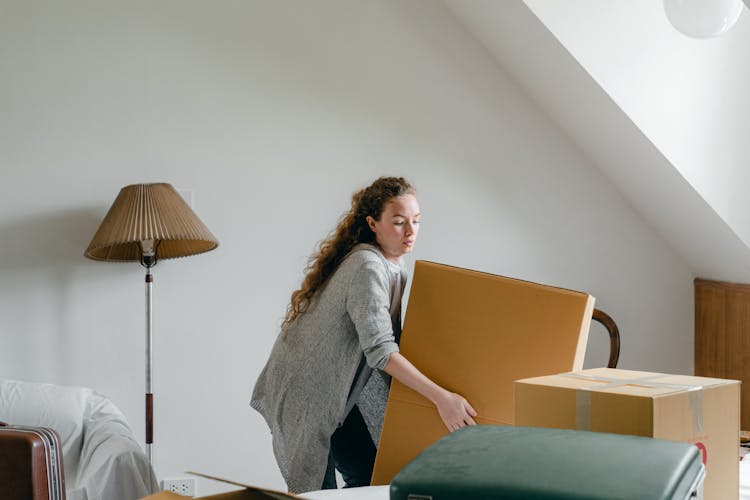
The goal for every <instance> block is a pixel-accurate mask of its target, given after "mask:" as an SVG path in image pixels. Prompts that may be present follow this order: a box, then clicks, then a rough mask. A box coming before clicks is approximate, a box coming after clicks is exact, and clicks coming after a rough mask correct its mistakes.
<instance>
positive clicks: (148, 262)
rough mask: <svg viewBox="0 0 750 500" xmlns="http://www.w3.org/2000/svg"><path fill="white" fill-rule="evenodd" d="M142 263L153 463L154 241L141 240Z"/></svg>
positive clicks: (148, 446)
mask: <svg viewBox="0 0 750 500" xmlns="http://www.w3.org/2000/svg"><path fill="white" fill-rule="evenodd" d="M141 249H142V252H143V254H142V256H141V265H142V266H143V267H145V268H146V456H147V457H148V463H150V464H153V444H154V391H153V369H152V365H153V361H154V354H153V347H154V345H153V333H152V331H153V326H154V320H153V313H152V305H153V299H152V289H153V284H154V275H153V274H151V268H152V267H154V266H155V265H156V252H155V249H154V241H153V240H146V241H141Z"/></svg>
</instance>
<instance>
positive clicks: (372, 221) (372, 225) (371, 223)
mask: <svg viewBox="0 0 750 500" xmlns="http://www.w3.org/2000/svg"><path fill="white" fill-rule="evenodd" d="M365 222H367V227H369V228H370V231H372V232H373V233H374V232H375V219H374V218H373V217H372V215H368V216H367V217H365Z"/></svg>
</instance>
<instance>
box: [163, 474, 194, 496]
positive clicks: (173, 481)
mask: <svg viewBox="0 0 750 500" xmlns="http://www.w3.org/2000/svg"><path fill="white" fill-rule="evenodd" d="M161 489H162V490H163V491H171V492H172V493H177V494H178V495H184V496H186V497H190V498H192V497H194V496H195V478H194V477H169V478H166V479H163V480H162V482H161Z"/></svg>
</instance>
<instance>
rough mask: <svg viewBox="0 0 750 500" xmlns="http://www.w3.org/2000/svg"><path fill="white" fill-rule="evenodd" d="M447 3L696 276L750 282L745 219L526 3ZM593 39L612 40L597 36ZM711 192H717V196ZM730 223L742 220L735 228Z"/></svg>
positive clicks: (480, 0) (489, 0) (471, 0)
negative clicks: (699, 185) (678, 160)
mask: <svg viewBox="0 0 750 500" xmlns="http://www.w3.org/2000/svg"><path fill="white" fill-rule="evenodd" d="M649 1H651V0H649ZM445 3H446V5H447V6H448V8H449V9H450V10H451V11H452V12H453V14H454V15H455V16H456V17H457V18H458V19H459V21H460V22H462V23H463V24H464V25H465V26H466V28H467V29H468V30H469V31H470V32H471V33H473V35H474V36H475V37H476V38H477V39H478V40H479V41H480V42H481V43H482V44H483V45H484V46H485V47H486V48H487V49H488V50H489V51H490V52H491V53H492V54H493V56H494V58H495V59H496V60H497V62H498V64H500V65H502V66H503V67H504V68H505V70H507V71H508V72H509V73H510V74H511V75H512V76H513V77H514V78H515V79H516V80H517V81H518V82H519V83H520V84H521V85H522V86H523V87H524V88H525V89H526V91H527V92H528V93H529V94H530V96H531V97H532V99H534V100H535V101H537V102H538V103H539V105H540V106H541V107H542V108H543V109H545V110H546V111H547V112H548V113H549V115H550V116H551V118H552V119H553V120H554V121H555V122H556V123H557V124H558V125H559V126H560V127H561V128H562V129H563V130H564V131H565V132H566V133H567V134H568V135H569V137H570V138H571V139H572V140H573V141H574V142H575V143H577V144H578V146H579V147H580V148H581V149H582V150H583V151H584V152H585V153H586V155H587V156H588V157H589V158H590V159H591V161H592V162H593V163H594V164H595V165H597V166H598V167H599V168H600V169H601V170H602V171H603V172H604V174H605V175H606V176H607V177H608V178H609V179H610V180H611V181H612V183H613V184H614V185H615V186H616V187H617V188H618V189H619V190H620V191H621V192H622V193H623V195H624V196H625V197H626V198H627V199H628V200H629V201H630V203H631V204H632V205H633V207H634V208H635V209H636V210H637V211H638V212H640V213H641V214H642V216H643V217H644V219H645V220H646V221H647V223H648V224H650V225H652V226H653V227H654V228H655V229H656V230H657V231H658V232H659V233H660V234H661V235H662V236H663V237H664V238H665V240H667V242H668V243H669V244H670V245H671V246H672V247H673V249H674V250H675V252H677V253H678V254H680V255H682V256H683V258H684V259H685V260H686V261H687V262H688V263H689V265H690V266H691V267H692V269H693V271H694V273H695V275H696V276H698V277H702V278H708V279H716V280H725V281H735V282H737V281H741V282H750V248H748V245H747V244H745V242H743V239H742V238H741V237H740V236H739V235H738V234H742V232H743V231H742V229H744V228H743V227H739V224H741V223H742V218H741V217H740V218H738V217H735V218H734V219H732V218H731V217H726V213H725V214H722V215H724V217H722V215H720V212H719V211H717V206H716V204H714V206H712V204H711V203H709V201H707V199H709V200H710V198H711V196H706V195H705V193H701V192H700V191H699V190H698V189H696V186H695V185H693V184H691V182H689V180H688V179H686V176H685V175H684V173H683V172H681V171H680V169H679V168H677V167H676V165H675V164H674V163H673V161H670V159H669V158H668V157H667V156H666V155H665V153H664V150H665V149H667V150H669V148H665V146H664V144H659V143H658V142H657V139H658V140H661V138H660V137H649V136H648V135H647V134H646V133H644V131H643V128H641V127H639V126H638V124H637V123H636V122H635V121H634V119H633V118H631V116H629V114H628V113H627V112H626V110H623V108H622V107H621V106H620V105H618V102H616V100H615V99H614V98H613V97H611V94H610V93H608V92H607V89H605V88H603V87H602V85H601V84H600V83H599V82H597V80H596V79H595V78H594V77H592V75H591V74H590V72H589V71H587V69H586V68H585V67H584V66H583V65H582V64H581V63H580V62H579V61H578V60H576V58H575V57H574V56H573V55H571V52H570V51H569V50H568V49H567V48H566V47H565V46H564V45H563V44H562V43H561V42H560V41H559V40H558V38H557V37H556V36H555V34H553V33H552V32H551V31H550V30H549V29H548V28H547V27H546V26H545V24H544V23H543V22H542V21H541V20H540V18H539V17H537V15H535V13H534V12H532V10H531V9H530V8H529V7H528V6H527V5H526V4H525V3H524V2H522V1H520V0H518V1H496V0H445ZM529 3H533V1H531V2H529ZM626 3H629V2H626ZM652 3H653V2H652ZM657 3H659V4H661V2H657ZM565 4H566V6H569V5H568V3H567V2H565ZM548 14H549V13H548ZM578 14H580V13H578ZM572 15H576V13H573V14H572ZM743 15H745V16H747V13H744V14H743ZM749 24H750V23H749ZM590 43H591V44H606V43H607V41H606V39H592V40H590ZM654 50H656V48H655V49H654ZM748 60H750V58H748ZM646 107H647V106H646ZM748 116H750V113H749V114H748ZM636 118H638V117H636ZM644 128H645V127H644ZM746 130H747V129H745V131H746ZM662 142H663V141H662ZM677 144H679V143H677ZM660 146H661V147H660ZM689 146H690V144H687V145H685V147H689ZM669 147H670V148H672V149H674V148H675V147H677V146H675V144H671V145H669ZM669 152H670V153H672V154H671V156H672V157H674V156H675V155H674V154H673V152H672V151H671V150H669ZM678 156H679V155H678ZM746 158H747V157H745V159H746ZM747 170H750V168H748V169H747ZM693 180H694V179H693ZM730 184H732V183H730ZM734 187H735V189H739V186H734ZM712 196H713V197H714V198H716V196H717V195H716V194H715V193H712ZM735 197H736V196H735ZM749 199H750V197H749ZM747 206H748V207H750V203H747ZM719 208H721V207H719ZM734 209H735V210H737V207H734ZM740 212H742V210H741V208H740V210H739V212H738V213H740ZM748 212H750V210H749V211H748ZM728 220H729V221H732V222H735V227H731V226H730V224H729V223H728V222H727V221H728ZM748 229H750V228H748ZM597 231H600V232H601V234H602V237H603V238H606V237H607V234H608V233H609V232H616V231H617V228H616V227H611V228H597ZM748 235H749V236H750V231H748ZM749 239H750V238H749Z"/></svg>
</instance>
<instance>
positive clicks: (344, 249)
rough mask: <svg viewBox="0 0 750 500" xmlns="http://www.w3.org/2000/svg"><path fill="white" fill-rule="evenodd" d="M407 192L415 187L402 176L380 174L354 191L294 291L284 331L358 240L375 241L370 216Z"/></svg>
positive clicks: (377, 213) (287, 311) (381, 211)
mask: <svg viewBox="0 0 750 500" xmlns="http://www.w3.org/2000/svg"><path fill="white" fill-rule="evenodd" d="M406 194H416V190H415V189H414V187H413V186H412V185H411V184H409V182H408V181H406V179H404V178H403V177H380V178H379V179H377V180H375V182H373V183H372V184H370V185H369V186H367V187H366V188H364V189H361V190H359V191H357V192H356V193H354V195H353V196H352V204H351V208H350V209H349V211H348V212H347V213H345V214H344V215H343V216H342V217H341V218H340V219H339V222H338V225H337V226H336V228H335V229H334V230H333V231H332V232H331V233H330V234H329V235H328V237H327V238H325V239H324V240H323V241H321V242H320V243H319V244H318V250H317V252H316V253H314V254H313V255H312V256H311V257H310V259H309V261H308V264H307V267H306V268H305V278H304V279H303V280H302V285H301V286H300V289H299V290H296V291H294V292H293V293H292V298H291V301H290V303H289V305H288V306H287V310H286V316H285V317H284V321H283V322H282V323H281V332H282V333H283V334H285V333H286V332H287V330H288V329H289V327H290V326H291V324H292V323H294V320H296V319H297V318H298V317H299V316H300V315H301V314H303V313H304V312H305V311H307V308H308V307H309V306H310V302H311V301H312V299H313V297H315V294H316V293H318V291H319V290H321V289H322V288H323V285H325V283H326V282H327V281H328V278H330V277H331V275H333V273H334V272H335V271H336V269H337V268H338V266H339V264H341V261H343V260H344V257H346V256H347V254H349V252H350V251H351V250H352V248H354V246H355V245H357V244H359V243H373V242H374V241H375V233H373V232H372V230H371V229H370V227H369V226H368V224H367V220H366V219H367V216H371V217H372V218H373V219H375V220H380V216H381V214H382V213H383V209H384V208H385V205H386V203H388V202H389V201H390V200H391V199H392V198H396V197H398V196H403V195H406Z"/></svg>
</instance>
